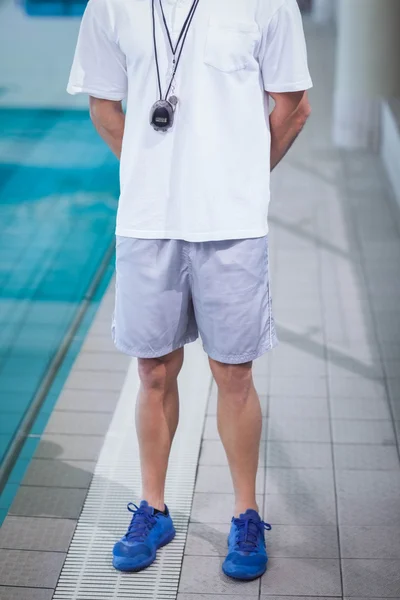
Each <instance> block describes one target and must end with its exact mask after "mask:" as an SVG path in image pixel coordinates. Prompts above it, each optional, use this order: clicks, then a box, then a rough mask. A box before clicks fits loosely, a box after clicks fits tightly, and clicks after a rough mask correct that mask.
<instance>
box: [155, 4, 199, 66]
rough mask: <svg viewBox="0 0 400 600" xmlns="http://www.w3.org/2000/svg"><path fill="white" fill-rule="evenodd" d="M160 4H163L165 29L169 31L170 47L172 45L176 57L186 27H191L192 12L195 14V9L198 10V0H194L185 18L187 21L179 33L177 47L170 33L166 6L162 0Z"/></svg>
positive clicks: (162, 12)
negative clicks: (165, 10)
mask: <svg viewBox="0 0 400 600" xmlns="http://www.w3.org/2000/svg"><path fill="white" fill-rule="evenodd" d="M160 6H161V14H162V18H163V21H164V27H165V31H166V32H167V36H168V41H169V45H170V47H171V52H172V54H173V55H174V57H175V54H176V51H177V50H178V48H179V44H180V43H181V39H182V37H183V35H184V34H185V31H186V28H187V27H188V26H189V27H190V23H191V20H192V14H193V13H194V11H195V10H196V0H194V1H193V4H192V6H191V8H190V10H189V13H188V16H187V17H186V20H185V22H184V24H183V27H182V29H181V32H180V34H179V37H178V41H177V42H176V44H175V48H174V45H173V43H172V38H171V34H170V32H169V27H168V23H167V19H166V18H165V13H164V7H163V3H162V0H160Z"/></svg>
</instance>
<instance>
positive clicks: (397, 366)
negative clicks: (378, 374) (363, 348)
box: [383, 359, 400, 378]
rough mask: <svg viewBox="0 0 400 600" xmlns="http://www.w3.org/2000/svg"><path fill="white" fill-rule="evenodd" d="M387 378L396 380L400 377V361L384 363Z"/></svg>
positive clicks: (386, 361)
mask: <svg viewBox="0 0 400 600" xmlns="http://www.w3.org/2000/svg"><path fill="white" fill-rule="evenodd" d="M383 368H384V370H385V375H386V377H389V378H392V377H394V378H396V377H399V376H400V360H399V359H397V360H390V359H389V360H385V361H384V363H383Z"/></svg>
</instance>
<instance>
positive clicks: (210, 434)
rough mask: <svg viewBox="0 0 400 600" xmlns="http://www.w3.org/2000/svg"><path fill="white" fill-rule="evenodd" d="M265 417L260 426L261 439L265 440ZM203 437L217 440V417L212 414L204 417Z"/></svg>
mask: <svg viewBox="0 0 400 600" xmlns="http://www.w3.org/2000/svg"><path fill="white" fill-rule="evenodd" d="M267 424H268V423H267V419H265V418H264V419H263V428H262V435H261V437H262V439H263V440H265V439H266V436H267ZM203 438H204V439H205V440H219V439H220V437H219V433H218V428H217V419H216V417H215V416H213V415H209V416H207V417H206V420H205V425H204V435H203Z"/></svg>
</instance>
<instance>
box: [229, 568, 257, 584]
mask: <svg viewBox="0 0 400 600" xmlns="http://www.w3.org/2000/svg"><path fill="white" fill-rule="evenodd" d="M222 571H223V572H224V574H225V575H226V576H227V577H230V578H231V579H236V580H237V581H253V580H254V579H259V578H260V577H262V576H263V575H264V573H266V571H267V567H265V569H263V570H262V571H258V573H252V574H251V575H250V574H245V573H227V571H225V569H224V567H222Z"/></svg>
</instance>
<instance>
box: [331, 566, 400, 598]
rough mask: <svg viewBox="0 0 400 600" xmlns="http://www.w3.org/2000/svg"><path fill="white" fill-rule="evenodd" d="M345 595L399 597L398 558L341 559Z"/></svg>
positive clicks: (399, 569) (399, 576) (399, 575)
mask: <svg viewBox="0 0 400 600" xmlns="http://www.w3.org/2000/svg"><path fill="white" fill-rule="evenodd" d="M342 568H343V587H344V594H345V595H346V596H358V597H361V596H365V597H368V596H376V597H387V598H399V597H400V561H399V560H357V559H354V560H349V559H344V560H343V561H342Z"/></svg>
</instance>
